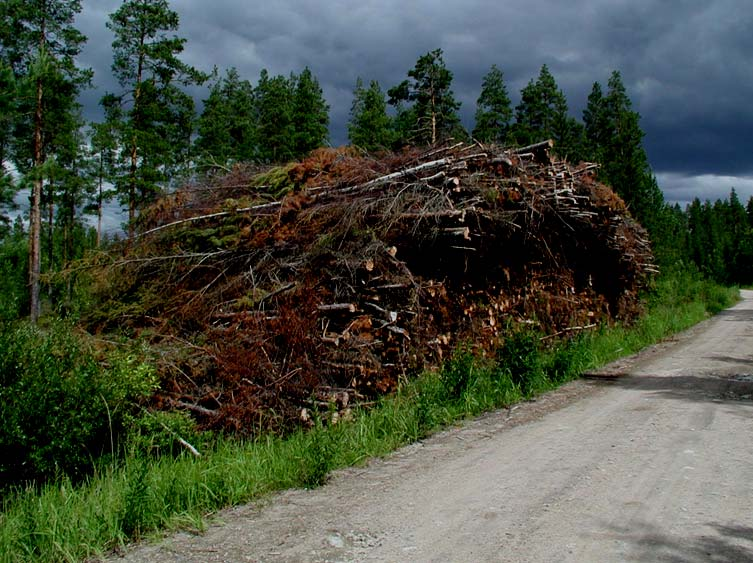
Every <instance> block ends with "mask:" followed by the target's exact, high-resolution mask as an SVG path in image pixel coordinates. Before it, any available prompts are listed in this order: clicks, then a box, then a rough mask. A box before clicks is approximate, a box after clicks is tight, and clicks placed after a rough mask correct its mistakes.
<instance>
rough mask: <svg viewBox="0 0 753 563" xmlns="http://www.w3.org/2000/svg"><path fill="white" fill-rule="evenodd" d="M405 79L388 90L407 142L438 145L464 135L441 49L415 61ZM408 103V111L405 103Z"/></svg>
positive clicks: (450, 75)
mask: <svg viewBox="0 0 753 563" xmlns="http://www.w3.org/2000/svg"><path fill="white" fill-rule="evenodd" d="M408 77H409V80H405V81H403V82H402V83H400V84H398V85H397V86H395V87H394V88H391V89H390V90H388V92H387V94H388V96H389V103H390V105H393V106H395V107H396V108H398V124H399V125H400V126H401V127H402V128H403V129H402V130H400V131H399V134H400V135H401V136H402V137H403V139H404V140H406V141H409V142H412V143H415V144H419V145H427V144H435V143H437V142H440V141H443V140H445V139H447V138H449V137H453V136H458V135H463V136H464V135H465V132H464V131H463V130H462V126H461V125H460V117H459V116H458V113H457V111H458V109H460V103H459V102H457V101H456V100H455V95H454V94H453V93H452V90H451V88H450V86H451V85H452V72H450V71H449V70H448V69H447V67H446V66H445V63H444V59H443V57H442V50H441V49H436V50H434V51H431V52H429V53H427V54H425V55H423V56H421V57H419V59H418V61H416V66H415V67H413V69H412V70H410V71H409V72H408ZM404 103H409V104H411V105H410V108H409V109H405V108H403V107H402V104H404Z"/></svg>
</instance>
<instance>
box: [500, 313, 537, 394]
mask: <svg viewBox="0 0 753 563" xmlns="http://www.w3.org/2000/svg"><path fill="white" fill-rule="evenodd" d="M497 363H498V364H499V368H500V370H501V371H502V372H503V373H507V374H509V376H510V378H511V379H512V382H513V383H514V384H515V385H517V386H518V388H519V389H520V392H521V393H522V394H523V395H524V396H530V395H531V394H532V393H533V392H535V391H536V390H538V389H543V388H544V387H545V386H546V382H547V378H546V373H545V371H544V365H543V355H542V352H541V346H540V340H539V336H538V334H537V333H535V332H534V331H531V330H528V329H527V328H517V327H515V328H512V329H511V330H510V331H509V332H508V333H507V334H506V335H505V337H504V340H503V341H502V344H501V346H500V347H499V348H498V349H497Z"/></svg>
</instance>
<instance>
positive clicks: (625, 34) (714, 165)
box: [77, 0, 753, 203]
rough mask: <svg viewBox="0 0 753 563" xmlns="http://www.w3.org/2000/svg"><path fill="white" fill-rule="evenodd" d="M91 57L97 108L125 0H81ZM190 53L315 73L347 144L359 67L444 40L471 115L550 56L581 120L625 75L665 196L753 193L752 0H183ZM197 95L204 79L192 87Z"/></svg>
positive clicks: (378, 65) (89, 101) (202, 60)
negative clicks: (110, 24)
mask: <svg viewBox="0 0 753 563" xmlns="http://www.w3.org/2000/svg"><path fill="white" fill-rule="evenodd" d="M82 4H83V10H82V13H81V14H80V15H79V17H78V19H77V27H78V28H79V29H80V30H81V31H82V32H83V33H84V34H86V35H87V37H88V38H89V42H88V43H87V45H86V47H85V48H84V51H83V53H82V55H81V57H80V63H81V65H82V66H88V67H91V68H92V69H93V70H94V71H95V77H94V82H95V86H96V87H95V89H93V90H91V91H88V92H86V93H85V95H84V97H83V103H84V106H85V111H86V117H87V118H89V119H94V118H96V117H98V113H97V112H98V108H97V100H98V99H99V97H100V96H101V95H102V94H103V93H104V92H105V91H106V90H109V91H117V89H118V87H117V85H116V84H115V83H114V81H113V79H112V75H111V72H110V65H111V63H112V53H111V48H110V45H111V42H112V36H111V34H110V32H109V30H107V29H106V27H105V23H106V21H107V18H108V15H109V14H110V13H111V12H113V11H114V10H116V9H117V7H118V6H119V5H120V4H121V2H120V0H83V2H82ZM171 6H172V8H173V9H174V10H175V11H176V12H178V14H179V16H180V29H179V32H178V35H179V36H181V37H184V38H186V39H187V43H186V50H185V52H184V53H183V57H182V58H183V60H184V61H185V62H188V63H190V64H192V65H194V66H196V67H197V68H199V69H201V70H205V71H210V70H211V69H212V68H213V67H214V66H217V67H218V69H219V70H220V71H221V72H223V73H224V71H225V69H227V68H230V67H236V68H237V69H238V71H239V72H240V74H241V76H242V77H243V78H247V79H248V80H250V81H251V82H252V83H254V84H255V83H256V82H257V80H258V77H259V72H260V71H261V70H262V69H263V68H266V69H267V70H268V71H269V72H270V73H271V74H285V75H287V74H289V73H290V72H291V71H292V72H300V71H301V70H302V69H303V68H304V67H306V66H308V67H310V68H311V70H312V72H313V73H314V74H315V75H316V77H317V78H318V80H319V82H320V84H321V86H322V88H323V90H324V94H325V97H326V99H327V102H328V103H329V105H330V107H331V109H330V139H331V142H332V144H334V145H338V144H343V143H345V142H347V133H346V123H347V119H348V113H349V111H350V105H351V101H352V94H353V88H354V85H355V82H356V78H357V77H359V76H360V77H362V78H363V79H364V81H366V82H367V83H368V81H370V80H378V81H379V83H380V84H381V85H382V88H383V89H384V90H387V89H388V88H390V87H392V86H394V85H395V84H398V83H399V82H401V81H402V80H404V79H405V78H406V74H407V72H408V70H410V69H411V68H412V67H413V66H414V64H415V62H416V59H418V57H419V56H421V55H423V54H425V53H427V52H428V51H431V50H433V49H437V48H441V49H442V50H443V51H444V59H445V62H446V64H447V67H448V68H449V69H450V70H451V71H452V72H453V73H454V77H455V78H454V81H453V90H454V92H455V95H456V98H457V99H458V100H459V101H461V102H462V107H461V116H462V119H463V122H464V124H465V125H466V127H469V128H471V127H472V126H473V113H474V111H475V105H476V99H477V97H478V94H479V91H480V88H481V80H482V78H483V76H484V74H486V72H488V70H489V68H490V67H491V65H492V64H496V65H497V66H498V67H499V68H500V69H502V71H503V72H504V74H505V80H506V83H507V87H508V91H509V93H510V96H511V98H512V100H513V105H515V104H517V103H518V101H519V97H520V95H519V93H520V90H521V88H523V87H524V86H525V85H526V83H527V82H528V81H529V80H530V79H531V78H535V77H536V76H537V75H538V72H539V69H540V67H541V65H542V64H547V65H548V66H549V69H550V70H551V72H552V74H553V75H554V77H555V79H556V80H557V83H558V85H559V86H560V88H562V90H563V91H564V92H565V95H566V96H567V99H568V103H569V106H570V110H571V113H572V114H573V115H575V116H576V117H578V118H580V115H581V111H582V109H583V107H584V105H585V102H586V98H587V96H588V94H589V92H590V91H591V86H592V84H593V82H595V81H598V82H601V83H602V85H606V82H607V80H608V78H609V75H610V74H611V72H612V70H619V71H620V72H621V73H622V75H623V80H624V83H625V85H626V87H627V90H628V94H629V95H630V97H631V99H632V100H633V103H634V106H635V109H637V111H639V112H640V114H641V116H642V120H641V126H642V128H643V130H644V131H645V133H646V137H645V141H644V145H645V147H646V150H647V152H648V156H649V160H650V162H651V165H652V167H653V169H654V171H655V172H656V174H657V177H658V179H659V183H660V185H661V187H662V189H663V190H664V193H665V196H666V198H667V199H668V200H670V201H679V202H682V203H685V202H688V201H689V200H691V199H692V198H693V197H696V196H697V197H700V198H701V199H712V200H713V199H716V198H718V197H726V196H727V195H728V194H729V191H730V189H731V188H732V187H735V188H736V189H737V191H738V193H739V194H740V197H741V199H743V200H744V201H747V199H748V198H749V197H751V196H753V160H752V159H751V154H752V153H753V2H751V1H750V0H672V1H671V2H670V1H667V0H571V1H569V2H563V1H561V0H525V1H521V0H506V1H500V0H443V1H442V2H439V1H430V0H400V1H396V0H360V1H358V0H348V1H346V0H265V1H259V2H249V1H246V0H173V1H172V2H171ZM194 94H195V96H196V98H197V102H199V103H200V102H201V100H202V99H203V98H205V97H206V95H207V91H206V89H197V90H196V91H195V92H194Z"/></svg>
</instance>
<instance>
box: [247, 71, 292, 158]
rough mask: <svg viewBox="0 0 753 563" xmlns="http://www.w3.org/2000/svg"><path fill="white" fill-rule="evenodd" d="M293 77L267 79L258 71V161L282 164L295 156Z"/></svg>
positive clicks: (262, 72)
mask: <svg viewBox="0 0 753 563" xmlns="http://www.w3.org/2000/svg"><path fill="white" fill-rule="evenodd" d="M294 85H295V76H292V77H291V78H285V77H284V76H281V75H280V76H274V77H270V76H269V73H268V72H267V70H266V69H264V70H262V71H261V74H260V76H259V82H258V84H257V85H256V89H255V98H256V128H257V132H258V139H259V149H258V150H259V159H260V160H261V161H262V162H283V161H287V160H290V159H292V158H293V157H294V156H295V144H294V134H295V128H294V123H293V93H294V88H295V86H294Z"/></svg>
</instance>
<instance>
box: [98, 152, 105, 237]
mask: <svg viewBox="0 0 753 563" xmlns="http://www.w3.org/2000/svg"><path fill="white" fill-rule="evenodd" d="M104 165H105V164H104V154H103V153H102V152H100V153H99V186H98V187H99V190H98V192H97V248H99V247H100V245H101V244H102V183H103V182H104Z"/></svg>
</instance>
